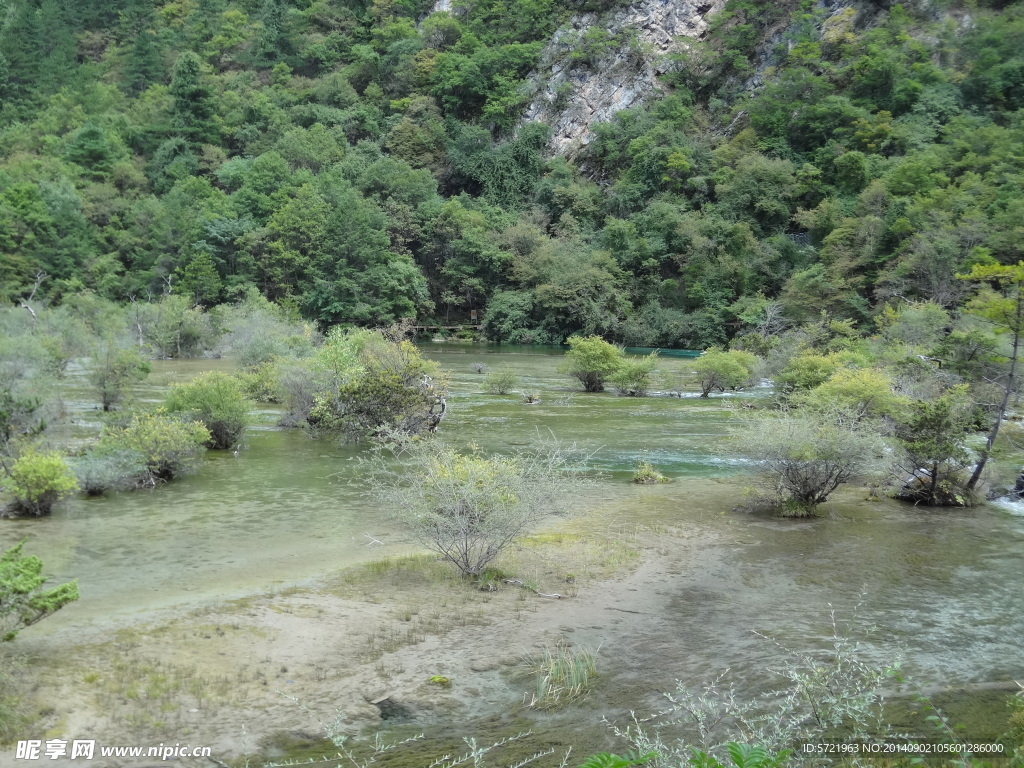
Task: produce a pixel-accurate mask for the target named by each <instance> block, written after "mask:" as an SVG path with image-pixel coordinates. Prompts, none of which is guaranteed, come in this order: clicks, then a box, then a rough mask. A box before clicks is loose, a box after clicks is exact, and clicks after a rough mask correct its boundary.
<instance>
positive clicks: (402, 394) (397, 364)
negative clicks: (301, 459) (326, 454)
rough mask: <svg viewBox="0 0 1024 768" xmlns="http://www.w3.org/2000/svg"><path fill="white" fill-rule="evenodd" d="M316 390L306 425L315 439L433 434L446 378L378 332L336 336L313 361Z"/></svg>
mask: <svg viewBox="0 0 1024 768" xmlns="http://www.w3.org/2000/svg"><path fill="white" fill-rule="evenodd" d="M313 367H314V371H315V373H316V376H317V379H318V380H319V381H317V382H316V386H317V389H315V390H314V391H313V393H312V394H313V400H314V405H313V407H312V408H311V409H310V411H309V415H308V416H307V418H306V420H307V422H308V423H309V425H310V427H311V428H312V430H313V431H314V432H316V433H318V434H326V435H332V436H340V437H342V438H343V439H345V440H349V441H358V440H360V439H362V438H364V437H381V436H385V435H392V436H393V435H401V434H404V435H415V434H419V433H421V432H428V431H434V430H436V429H437V425H438V424H439V423H440V422H441V419H442V418H444V414H445V410H446V409H447V400H446V398H447V379H446V377H444V376H443V375H441V372H440V369H439V367H438V365H437V364H436V363H434V362H432V361H430V360H426V359H424V358H423V356H422V355H421V354H420V352H419V350H418V349H416V347H415V346H414V345H413V344H411V343H410V342H408V341H404V340H401V341H395V340H392V338H389V337H388V336H387V335H386V334H385V333H384V332H381V331H365V330H364V331H339V332H335V333H333V334H331V335H330V336H329V337H328V343H327V344H326V345H325V346H324V348H323V349H322V350H321V351H320V352H319V353H318V354H317V356H316V357H315V358H314V361H313Z"/></svg>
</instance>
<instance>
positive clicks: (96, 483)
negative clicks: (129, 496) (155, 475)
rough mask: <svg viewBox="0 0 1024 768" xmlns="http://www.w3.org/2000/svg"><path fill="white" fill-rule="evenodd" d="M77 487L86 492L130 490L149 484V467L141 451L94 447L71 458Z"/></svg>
mask: <svg viewBox="0 0 1024 768" xmlns="http://www.w3.org/2000/svg"><path fill="white" fill-rule="evenodd" d="M71 470H72V471H73V472H74V473H75V477H76V478H78V487H79V488H80V489H81V490H82V492H83V493H85V494H86V495H87V496H99V495H101V494H103V493H106V492H107V491H127V490H130V489H132V488H138V487H140V486H143V485H145V484H146V482H147V480H148V479H149V471H148V470H147V468H146V461H145V459H144V458H143V456H142V454H141V453H139V452H138V451H131V450H107V449H104V448H102V447H97V448H94V449H93V450H91V451H89V452H88V453H86V454H85V455H84V456H78V457H75V458H74V459H73V460H72V461H71Z"/></svg>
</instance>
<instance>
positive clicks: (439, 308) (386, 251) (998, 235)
mask: <svg viewBox="0 0 1024 768" xmlns="http://www.w3.org/2000/svg"><path fill="white" fill-rule="evenodd" d="M65 5H66V4H61V3H60V2H56V0H45V1H44V2H39V1H38V0H36V1H34V2H29V1H28V0H15V1H12V2H11V3H9V6H10V7H8V8H7V9H6V12H5V13H4V15H3V19H2V21H0V48H2V50H3V57H2V60H0V147H2V148H3V152H2V153H0V156H2V157H3V161H2V162H0V254H2V255H0V286H2V288H0V298H2V299H3V300H5V301H7V302H13V303H15V304H17V303H18V302H20V301H21V300H23V299H25V298H27V297H28V296H29V295H30V294H31V293H32V289H33V284H34V282H35V280H36V278H37V275H39V274H40V273H44V274H45V279H43V280H42V282H41V284H40V285H39V286H37V294H36V295H35V297H34V303H35V305H37V307H41V306H43V304H49V305H57V304H59V303H60V302H62V301H74V300H75V298H76V297H77V296H79V295H81V293H82V291H83V289H85V290H89V291H92V292H94V293H95V294H97V295H100V296H103V297H105V298H108V299H113V300H116V301H119V302H126V301H134V302H136V304H137V305H138V306H139V312H138V314H139V317H138V318H137V319H138V320H139V322H138V323H133V325H134V326H137V327H136V328H135V329H134V330H135V331H136V332H137V333H138V336H140V337H144V338H141V339H138V338H137V339H135V341H142V343H143V344H145V345H148V347H149V351H151V352H152V354H153V355H154V356H157V357H168V356H187V355H193V354H198V353H200V352H203V351H205V350H207V349H209V348H211V347H212V346H213V343H214V342H215V341H216V339H215V337H216V335H217V327H216V325H217V324H216V322H210V323H206V324H205V327H203V323H201V322H199V319H200V318H201V317H204V316H205V317H207V318H211V317H214V315H211V314H210V313H205V314H204V313H201V312H198V311H197V308H198V307H203V308H205V309H209V308H211V307H213V306H215V305H217V304H220V303H231V302H235V301H237V300H238V299H239V298H240V297H243V296H245V295H246V294H247V292H249V291H251V290H257V291H259V292H260V293H261V294H262V295H263V296H264V297H266V298H268V299H270V300H272V301H275V302H282V303H283V304H286V305H287V306H289V307H293V308H295V309H296V310H297V311H298V312H300V313H301V314H302V316H303V317H304V318H305V319H306V320H308V321H311V322H315V323H319V324H322V325H324V326H332V325H337V324H341V323H347V324H355V325H369V326H373V325H386V324H389V323H392V322H395V321H398V320H401V319H403V318H410V317H415V318H417V319H419V320H421V321H423V322H421V323H419V324H421V325H422V324H428V323H434V322H437V321H440V320H441V317H442V316H443V317H444V324H445V325H448V324H453V323H461V322H463V321H468V317H467V314H468V311H469V310H477V311H481V310H483V311H484V320H483V325H484V332H485V333H486V335H487V336H488V338H490V339H492V340H495V341H501V342H511V343H521V342H526V343H561V342H562V341H563V340H564V339H565V338H566V337H568V336H572V335H578V336H583V337H586V336H590V335H599V336H601V337H602V338H605V339H607V340H608V341H611V342H618V343H625V344H629V345H643V346H657V347H662V348H691V349H706V348H708V347H712V346H714V347H722V348H723V349H724V348H728V347H730V346H732V348H734V349H735V348H736V347H737V346H739V345H737V344H730V342H731V341H732V340H733V338H734V337H735V336H736V335H744V336H745V339H746V340H745V341H744V344H745V345H746V346H745V348H747V349H751V350H754V351H757V352H758V353H764V354H768V353H769V351H770V347H771V346H772V344H773V342H772V338H773V337H774V335H776V334H777V333H779V332H780V331H781V330H782V329H783V328H784V327H786V326H789V327H793V326H799V325H801V324H805V323H813V322H815V321H816V319H817V318H818V317H819V315H820V313H821V312H822V311H827V312H828V313H830V315H831V316H833V317H836V318H842V319H851V320H853V321H854V322H856V323H857V324H858V325H859V326H860V327H861V328H863V329H870V330H878V331H879V332H880V334H881V337H882V339H883V340H884V341H886V342H892V343H899V344H906V345H910V346H922V347H934V348H929V349H921V350H920V351H918V352H916V354H931V353H933V352H935V351H938V348H940V347H941V346H942V345H943V344H945V343H947V340H948V337H949V336H951V334H949V333H948V332H947V331H948V324H947V325H942V324H941V316H942V313H947V314H948V315H949V317H951V318H956V317H957V316H958V310H959V308H961V307H962V306H963V305H964V302H965V301H966V300H967V299H968V298H969V294H970V293H971V289H970V285H969V284H968V283H966V282H964V281H961V280H958V279H957V278H956V275H957V274H959V273H968V272H970V271H971V269H973V268H974V267H975V265H989V266H998V265H1010V264H1015V263H1017V262H1018V261H1020V260H1021V259H1024V248H1022V246H1021V237H1020V233H1019V221H1020V220H1021V216H1022V215H1024V207H1022V203H1021V197H1020V193H1019V189H1018V188H1019V186H1020V185H1019V184H1018V183H1017V178H1016V175H1015V172H1014V169H1015V168H1016V167H1017V165H1018V164H1019V163H1018V160H1019V158H1018V156H1017V153H1016V148H1017V147H1018V146H1019V145H1020V144H1021V142H1022V140H1024V134H1022V130H1024V128H1022V126H1021V122H1020V120H1019V119H1017V118H1016V117H1015V115H1016V112H1017V110H1018V109H1019V107H1020V106H1021V104H1022V103H1024V102H1022V98H1024V97H1022V96H1021V93H1022V87H1021V72H1022V68H1021V57H1020V55H1019V53H1018V51H1019V50H1020V48H1021V41H1022V39H1024V37H1022V28H1024V26H1022V25H1024V21H1022V18H1024V17H1022V14H1021V11H1020V4H1019V2H1011V3H982V4H980V7H978V8H973V7H972V8H971V14H970V15H971V20H970V21H971V23H970V24H967V25H965V26H963V28H962V29H958V30H956V31H954V27H955V25H954V24H953V23H952V22H951V18H952V17H951V16H950V15H949V14H950V12H949V11H947V10H945V9H939V10H937V11H936V13H935V14H932V15H931V16H927V17H926V16H925V15H923V14H919V13H917V12H916V11H911V12H908V11H906V10H905V9H904V8H903V7H902V6H898V7H897V6H892V7H889V6H887V5H886V4H879V3H869V4H867V5H865V6H864V7H858V8H857V9H856V11H854V10H851V9H844V10H842V11H840V12H836V13H826V12H825V11H824V10H822V9H810V8H805V7H797V6H796V5H794V4H792V3H788V4H787V3H783V4H778V3H776V4H765V3H762V4H758V3H752V2H749V1H748V0H730V2H728V3H727V4H726V6H725V7H724V8H722V9H721V10H719V11H716V12H715V13H714V14H709V15H708V23H709V24H710V28H709V30H708V34H707V35H706V36H704V37H703V39H702V40H700V41H696V40H694V41H691V42H690V43H688V44H687V47H686V50H685V51H684V52H679V53H674V54H670V57H669V58H670V59H671V61H668V62H665V63H666V64H667V68H663V67H662V66H661V65H658V68H659V71H660V72H663V74H662V77H663V78H664V79H665V81H666V91H665V93H664V94H657V95H655V96H652V98H650V99H648V100H646V101H645V102H644V103H643V104H641V105H639V106H636V107H634V108H632V109H630V110H626V111H623V112H620V113H618V114H616V115H615V116H613V117H612V118H611V119H610V120H607V121H604V122H600V123H596V124H595V125H592V126H591V129H592V131H591V133H592V136H591V138H590V139H588V143H587V144H586V146H585V147H584V148H583V149H581V150H580V151H579V152H578V153H577V154H575V155H574V156H572V157H569V156H563V155H559V154H557V153H556V154H554V156H552V153H551V151H550V148H551V147H552V146H553V144H552V143H551V142H549V128H548V127H547V126H546V125H545V124H543V123H542V122H539V121H536V120H533V121H529V120H528V121H524V120H523V119H522V118H523V115H524V111H525V109H526V106H527V102H528V101H529V100H531V99H532V98H535V97H536V94H534V95H531V94H532V92H533V91H534V90H535V89H536V86H537V85H542V81H543V80H544V77H545V75H546V73H545V71H544V68H545V67H546V66H548V64H549V63H550V62H551V61H552V58H551V55H550V54H551V53H553V51H549V52H547V53H545V52H544V49H545V46H546V45H547V44H548V42H549V40H550V39H551V36H552V35H553V34H554V32H555V30H556V29H558V28H559V27H561V26H562V25H564V24H565V22H566V21H567V20H568V19H569V17H570V16H572V15H573V14H579V13H593V14H596V15H600V14H602V13H605V12H610V11H613V9H614V7H615V6H616V3H615V2H610V0H607V1H606V0H586V1H585V2H583V3H582V4H580V3H575V4H574V3H570V2H568V0H480V2H472V3H469V2H466V3H462V4H460V5H458V7H457V8H454V9H453V10H451V11H448V12H433V13H432V12H431V9H430V8H428V7H427V5H426V4H425V3H424V2H420V1H419V0H416V1H413V0H401V1H400V2H390V1H389V2H384V1H383V0H381V2H377V3H368V2H365V3H356V4H355V5H351V4H349V5H346V4H344V3H342V4H338V3H332V2H327V0H303V2H300V3H290V2H286V0H266V1H265V2H264V1H263V0H258V1H257V0H246V1H245V2H240V0H223V1H221V0H217V1H216V2H209V1H207V0H202V1H201V2H191V0H189V1H187V2H185V1H183V2H172V3H168V4H165V5H163V6H161V7H159V8H157V7H150V6H149V5H147V4H145V3H136V2H130V3H129V2H120V3H113V4H109V3H108V4H101V3H89V4H86V5H85V6H82V7H78V6H79V5H81V4H78V5H76V6H75V8H73V9H70V10H69V8H65V7H64V6H65ZM596 15H595V18H594V19H591V20H590V21H588V22H587V24H588V26H587V27H586V28H585V29H583V30H582V32H581V33H580V34H579V36H578V39H576V40H573V39H572V35H571V34H569V35H565V34H564V33H563V34H562V35H561V36H560V40H561V43H560V44H561V45H562V46H563V48H564V51H563V53H564V54H565V55H564V56H563V58H564V59H566V60H565V61H563V62H562V63H563V64H564V65H566V66H570V67H571V66H573V65H587V66H596V63H598V62H602V61H604V60H605V57H606V56H608V55H609V54H610V53H611V51H613V50H622V49H623V47H625V49H626V53H627V54H628V55H629V56H633V57H644V58H649V56H650V53H649V52H645V51H643V50H641V49H640V48H639V47H638V46H636V45H635V44H634V42H633V41H632V39H631V33H629V32H625V33H616V34H612V33H609V32H608V31H607V30H608V26H607V25H606V24H604V23H603V21H602V20H601V19H599V18H597V16H596ZM591 22H593V23H591ZM768 36H771V39H772V40H775V41H776V42H775V43H772V42H769V41H768V40H767V37H768ZM779 41H784V44H782V43H780V42H779ZM556 58H557V57H556ZM754 66H757V67H758V68H759V72H761V74H760V75H759V78H760V80H759V86H758V88H756V89H753V90H751V89H749V88H746V87H745V86H744V85H743V84H744V83H747V82H748V79H749V78H748V76H747V75H748V73H749V72H750V71H752V69H751V68H752V67H754ZM663 70H664V71H663ZM531 72H537V77H539V78H540V80H538V81H537V82H536V83H534V82H533V80H534V79H535V78H534V76H532V75H531ZM528 80H529V82H528ZM575 82H576V81H575V80H574V79H572V78H570V79H568V80H566V81H565V82H564V83H563V85H562V87H561V88H560V89H559V91H558V93H557V94H556V96H557V98H558V100H560V101H561V102H565V101H566V100H567V99H568V97H570V96H571V93H572V90H573V88H575V87H576V86H575V85H574V83H575ZM540 93H541V94H542V93H543V88H541V90H540ZM582 169H585V170H586V173H583V172H582ZM186 305H187V306H186ZM904 305H905V306H904ZM194 310H196V311H194ZM894 314H895V315H896V317H893V315H894ZM873 322H877V329H875V328H871V324H872V323H873ZM956 332H957V333H963V332H966V331H965V329H962V328H958V329H956ZM754 340H756V341H757V342H758V345H757V346H756V348H755V346H752V342H753V341H754ZM963 341H964V339H963V338H962V337H958V338H957V339H954V340H953V341H949V342H948V344H950V345H953V346H955V347H956V349H955V350H953V351H955V353H956V358H957V360H959V361H960V362H956V363H955V364H956V365H958V366H960V369H959V370H962V371H963V372H965V373H967V375H969V376H975V377H976V378H978V377H980V376H981V375H982V374H980V373H971V368H970V366H969V365H964V364H963V362H962V360H961V358H962V357H965V356H966V355H967V354H969V352H967V351H966V350H968V349H969V347H970V344H969V343H968V344H964V343H961V342H963ZM275 345H276V340H275V344H272V345H268V347H269V346H275ZM828 351H834V350H819V352H822V353H825V354H827V352H828ZM268 353H269V350H265V351H264V352H263V353H261V354H264V355H265V354H268ZM273 354H274V355H277V356H282V353H281V352H280V351H275V352H273ZM57 357H58V358H59V357H61V355H58V356H57ZM267 359H269V358H267V357H265V356H264V357H263V361H266V360H267ZM55 360H56V358H55ZM985 367H986V371H985V374H984V375H989V374H991V373H993V372H994V371H993V370H992V368H993V363H992V361H991V360H989V361H987V362H986V364H985ZM826 378H827V377H826ZM822 380H824V379H822ZM801 387H803V388H807V387H806V386H805V385H804V384H800V385H798V388H801Z"/></svg>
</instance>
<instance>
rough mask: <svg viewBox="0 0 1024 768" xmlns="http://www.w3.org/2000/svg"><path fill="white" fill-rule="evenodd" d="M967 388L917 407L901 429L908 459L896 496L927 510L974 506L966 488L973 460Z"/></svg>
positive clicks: (898, 430) (921, 402) (900, 437)
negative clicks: (969, 445)
mask: <svg viewBox="0 0 1024 768" xmlns="http://www.w3.org/2000/svg"><path fill="white" fill-rule="evenodd" d="M966 395H967V389H966V387H965V386H959V387H955V388H953V389H951V390H950V391H948V392H946V393H944V394H943V395H942V396H941V397H938V398H935V399H932V400H919V401H916V402H914V403H912V404H911V405H910V407H909V409H908V410H907V412H906V413H905V415H903V417H902V418H901V419H900V420H899V422H898V423H897V427H896V439H897V441H898V443H899V445H900V447H901V448H902V449H903V452H904V456H903V457H901V460H900V461H899V462H898V464H897V467H898V469H899V470H900V471H901V474H902V476H901V477H899V478H897V479H898V481H899V482H900V487H899V488H898V490H897V492H896V497H897V498H898V499H902V500H904V501H910V502H913V503H915V504H924V505H926V506H943V507H945V506H952V507H962V506H967V505H968V504H969V503H971V502H973V501H974V499H973V498H972V495H971V493H970V490H969V489H968V488H967V487H966V483H967V477H966V470H967V468H968V467H969V466H970V462H971V455H970V453H969V452H968V450H967V448H966V445H965V439H966V437H967V435H968V433H969V431H970V429H971V419H970V413H969V410H968V407H967V405H968V404H967V397H966Z"/></svg>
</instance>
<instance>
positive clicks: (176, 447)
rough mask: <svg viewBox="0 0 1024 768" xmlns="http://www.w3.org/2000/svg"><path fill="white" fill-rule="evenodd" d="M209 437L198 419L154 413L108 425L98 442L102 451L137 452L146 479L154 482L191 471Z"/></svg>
mask: <svg viewBox="0 0 1024 768" xmlns="http://www.w3.org/2000/svg"><path fill="white" fill-rule="evenodd" d="M209 440H210V432H209V430H207V429H206V427H204V426H203V425H202V424H201V423H200V422H198V421H182V420H181V419H179V418H176V417H172V416H167V415H166V414H164V413H159V412H158V413H137V414H134V415H133V416H132V417H131V419H130V420H129V421H128V422H127V423H125V424H124V425H123V426H110V427H108V428H107V429H106V430H105V431H104V433H103V437H102V438H101V440H100V445H101V446H102V448H103V450H109V451H118V450H124V451H134V452H136V453H138V454H140V455H141V456H142V458H143V461H145V464H146V471H147V472H148V473H149V479H150V480H152V481H153V482H156V481H158V480H162V481H166V480H173V479H174V478H175V477H180V476H181V475H185V474H188V473H189V472H194V471H195V470H196V469H197V468H198V467H199V463H200V462H201V461H202V458H203V454H204V453H205V451H206V444H207V442H209Z"/></svg>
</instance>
